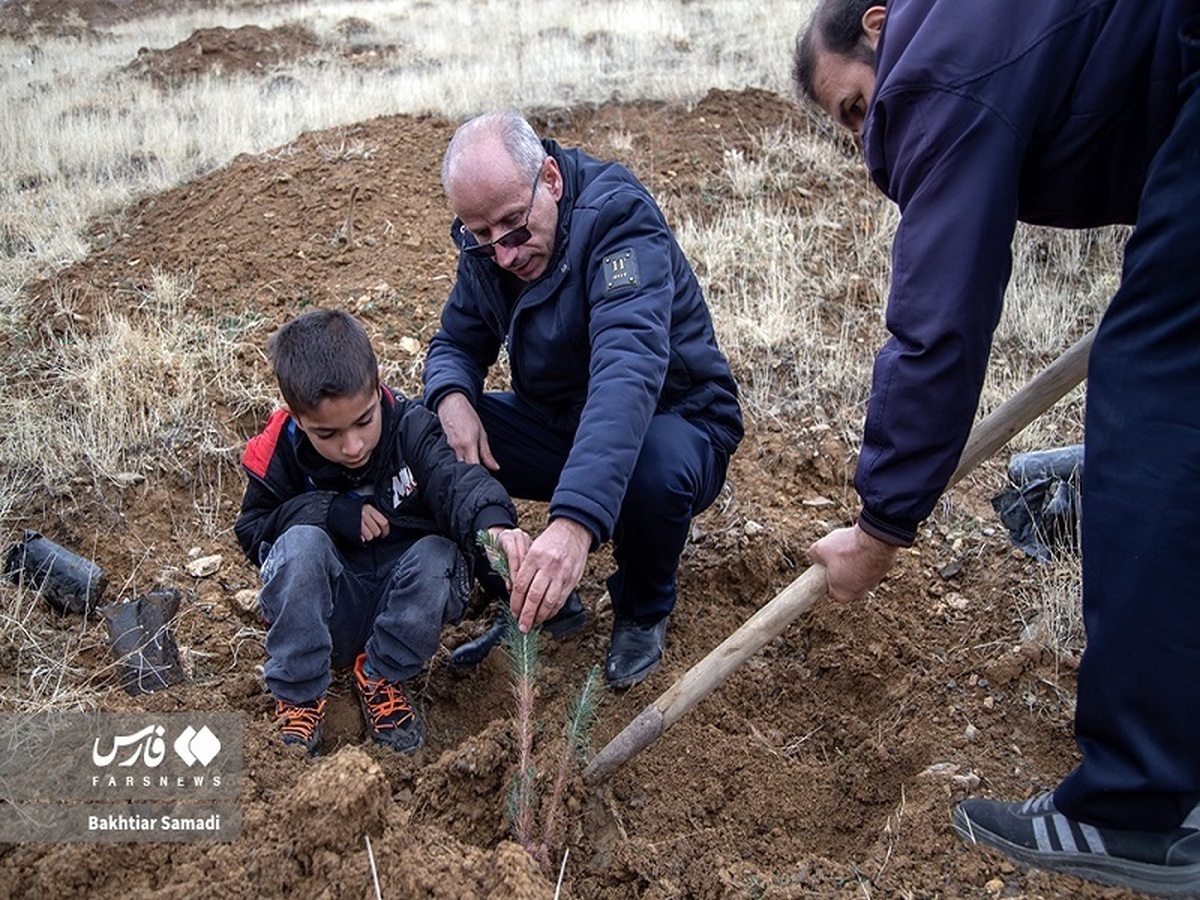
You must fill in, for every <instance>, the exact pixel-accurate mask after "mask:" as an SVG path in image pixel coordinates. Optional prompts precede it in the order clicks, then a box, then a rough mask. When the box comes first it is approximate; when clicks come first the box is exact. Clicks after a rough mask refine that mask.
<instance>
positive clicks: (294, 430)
mask: <svg viewBox="0 0 1200 900" xmlns="http://www.w3.org/2000/svg"><path fill="white" fill-rule="evenodd" d="M380 393H381V400H380V404H379V408H380V415H381V417H382V420H381V422H380V427H381V431H380V437H379V444H378V446H376V448H375V451H374V452H373V453H372V454H371V460H370V462H369V463H368V464H367V465H366V466H364V467H363V468H362V469H357V470H351V469H347V468H345V467H344V466H340V465H338V464H336V463H333V462H330V461H329V460H327V459H325V458H324V457H323V456H321V455H320V454H319V453H318V452H317V451H316V449H314V447H313V445H312V444H311V442H310V441H309V440H308V437H307V435H305V434H304V432H303V431H302V430H301V429H300V428H299V427H298V426H297V425H296V421H295V419H293V418H292V416H291V414H290V413H289V412H288V411H287V410H284V409H279V410H276V411H275V412H274V413H272V415H271V417H270V419H268V420H267V425H266V428H265V429H264V430H263V431H262V433H261V434H259V435H257V436H256V437H254V438H251V440H250V441H249V442H248V443H247V444H246V450H245V453H244V454H243V456H242V466H243V467H244V468H245V470H246V473H247V474H248V476H249V481H248V484H247V485H246V493H245V496H244V497H243V498H242V512H241V515H239V516H238V519H237V522H236V523H235V524H234V526H233V530H234V532H235V533H236V534H237V538H238V541H239V542H240V543H241V545H242V549H243V550H244V551H245V553H246V556H247V557H249V559H250V561H251V562H252V563H254V564H255V565H258V564H259V563H260V562H261V559H260V558H259V550H260V547H261V546H262V544H263V543H272V542H274V541H275V540H276V539H277V538H278V537H279V535H281V534H283V532H285V531H286V530H287V529H288V528H290V527H291V526H293V525H316V526H319V527H321V528H323V529H325V531H326V532H328V533H329V535H330V536H331V537H333V539H334V541H335V542H336V543H337V545H338V547H339V548H340V549H341V550H342V551H343V553H344V555H345V556H346V557H347V562H348V563H350V564H352V565H353V564H354V562H355V561H356V560H361V562H362V563H363V564H365V565H367V566H370V565H371V560H372V558H373V556H374V554H373V553H372V552H371V551H372V549H373V548H376V547H381V546H382V545H385V544H386V545H395V544H399V543H412V542H413V541H415V540H417V539H418V538H421V537H424V536H425V535H430V534H441V535H444V536H445V537H448V538H451V539H452V540H454V541H455V542H456V543H457V544H458V545H459V547H460V548H461V549H462V550H463V553H464V554H465V555H466V556H467V558H468V559H475V558H476V554H477V553H478V549H477V547H476V544H475V535H476V532H477V531H478V530H479V529H481V528H490V527H492V526H495V525H500V526H503V527H506V528H511V527H513V526H514V525H515V524H516V522H517V512H516V509H515V508H514V507H513V504H512V500H510V499H509V496H508V493H507V492H506V491H505V490H504V488H503V487H502V486H501V485H500V483H499V482H498V481H496V480H495V479H494V478H492V476H491V475H490V474H489V473H488V471H487V470H486V469H485V468H484V467H483V466H481V465H472V464H469V463H463V462H459V461H458V460H457V459H456V458H455V455H454V451H453V450H451V449H450V445H449V444H447V443H446V438H445V435H444V434H443V432H442V428H441V425H440V423H439V422H438V420H437V417H436V416H435V415H434V414H433V413H431V412H430V411H429V410H428V409H426V408H425V407H424V406H421V405H420V404H418V403H415V402H413V401H411V400H407V399H405V398H404V397H402V396H400V395H399V394H397V393H395V392H394V391H392V389H391V388H388V387H386V386H383V385H381V386H380ZM367 501H369V502H370V503H371V504H372V505H373V506H375V507H376V508H377V509H378V510H380V511H381V512H382V513H383V514H384V515H385V516H386V517H387V519H388V522H389V523H390V524H391V530H390V533H389V534H388V536H387V537H386V538H379V539H376V540H374V541H371V542H370V543H369V544H364V543H363V541H362V537H361V520H362V506H363V503H364V502H367ZM389 555H390V554H389Z"/></svg>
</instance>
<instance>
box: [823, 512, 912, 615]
mask: <svg viewBox="0 0 1200 900" xmlns="http://www.w3.org/2000/svg"><path fill="white" fill-rule="evenodd" d="M898 550H899V548H898V547H896V546H894V545H892V544H888V543H885V542H884V541H881V540H879V539H878V538H873V537H871V536H870V535H869V534H867V533H866V532H865V531H863V530H862V529H861V528H859V527H858V526H857V525H855V526H853V527H851V528H839V529H838V530H837V531H832V532H830V533H829V534H827V535H825V537H823V538H821V539H820V540H819V541H817V542H816V543H815V544H813V545H812V546H811V547H809V548H808V558H809V559H811V560H812V561H813V562H815V563H820V564H821V565H823V566H824V567H825V577H826V579H827V580H828V582H829V596H830V597H832V598H833V599H834V600H838V601H840V602H842V603H849V602H850V601H852V600H861V599H862V598H863V597H865V596H867V592H868V591H873V590H874V589H875V588H877V587H878V586H879V582H881V581H882V580H883V576H884V575H886V574H887V571H888V569H890V568H891V567H892V563H893V562H895V561H896V553H897V551H898Z"/></svg>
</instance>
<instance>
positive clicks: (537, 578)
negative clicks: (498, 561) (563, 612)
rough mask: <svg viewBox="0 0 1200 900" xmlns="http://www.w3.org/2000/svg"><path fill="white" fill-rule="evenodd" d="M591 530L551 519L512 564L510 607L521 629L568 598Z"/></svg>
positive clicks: (584, 560)
mask: <svg viewBox="0 0 1200 900" xmlns="http://www.w3.org/2000/svg"><path fill="white" fill-rule="evenodd" d="M591 546H592V534H591V532H590V531H588V530H587V529H586V528H584V527H583V526H582V525H580V524H579V523H578V522H575V521H573V520H571V519H554V520H553V521H552V522H551V523H550V524H549V525H547V526H546V530H545V531H543V532H542V533H541V534H539V535H538V536H537V538H536V539H535V540H534V542H533V543H532V544H531V545H530V546H529V549H528V552H527V553H526V554H525V556H524V559H523V560H522V561H521V566H520V568H517V567H515V566H512V561H511V559H510V560H509V566H510V568H509V571H510V572H512V576H513V584H512V598H511V601H510V608H511V609H512V614H513V616H515V617H516V619H517V627H518V628H520V629H521V631H529V629H530V628H532V627H533V626H534V625H540V624H541V623H542V622H545V621H546V620H547V619H549V618H550V617H551V616H553V615H554V614H555V613H556V612H558V611H559V610H560V609H562V606H563V604H564V603H566V602H567V595H568V594H570V593H571V591H572V590H573V589H574V588H575V586H576V585H577V584H579V580H580V579H581V578H582V577H583V569H584V566H586V565H587V556H588V550H590V549H591Z"/></svg>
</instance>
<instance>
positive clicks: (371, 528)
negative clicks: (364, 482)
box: [362, 503, 392, 544]
mask: <svg viewBox="0 0 1200 900" xmlns="http://www.w3.org/2000/svg"><path fill="white" fill-rule="evenodd" d="M391 530H392V526H391V525H390V524H389V523H388V520H387V517H386V516H385V515H384V514H383V513H381V512H380V511H379V510H377V509H376V508H375V507H373V506H372V505H371V504H370V503H364V504H363V508H362V540H363V543H364V544H366V543H368V542H370V541H373V540H375V538H381V537H387V536H388V532H389V531H391Z"/></svg>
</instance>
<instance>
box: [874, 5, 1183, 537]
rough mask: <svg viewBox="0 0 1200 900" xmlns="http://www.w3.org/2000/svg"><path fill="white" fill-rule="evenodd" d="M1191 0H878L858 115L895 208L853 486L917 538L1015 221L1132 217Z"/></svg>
mask: <svg viewBox="0 0 1200 900" xmlns="http://www.w3.org/2000/svg"><path fill="white" fill-rule="evenodd" d="M1198 6H1200V2H1198V0H891V2H889V3H888V4H887V7H888V11H887V16H886V19H885V22H884V27H883V33H882V35H881V38H880V42H879V45H878V47H877V63H876V76H877V81H876V86H875V94H874V97H873V98H872V101H871V106H870V109H869V110H868V114H867V118H866V121H865V122H864V125H863V140H864V144H865V148H866V158H867V164H868V167H869V168H870V171H871V175H872V177H873V178H874V180H875V182H876V184H877V185H878V186H879V187H880V188H881V189H882V190H883V191H884V193H886V194H887V195H888V196H889V197H890V198H891V199H892V200H894V201H895V202H896V203H897V204H898V205H899V207H900V212H901V220H900V225H899V227H898V230H897V233H896V237H895V241H894V243H893V247H892V288H891V295H890V297H889V299H888V308H887V327H888V330H889V331H890V332H891V334H892V337H891V339H890V340H889V341H888V342H887V344H886V345H885V346H884V347H883V349H882V350H881V351H880V353H879V355H878V356H877V358H876V362H875V371H874V380H873V384H872V390H871V399H870V404H869V407H868V410H867V418H866V425H865V429H864V433H863V446H862V453H861V456H860V459H859V464H858V472H857V477H856V481H855V485H856V487H857V489H858V493H859V496H860V497H861V498H862V502H863V511H862V513H861V515H860V517H859V524H860V525H861V526H862V527H863V529H864V530H866V531H867V532H869V533H871V534H873V535H875V536H876V537H879V538H881V539H883V540H885V541H888V542H890V543H894V544H909V543H911V542H912V541H913V539H914V537H915V535H916V530H917V526H918V525H919V524H920V522H921V521H922V520H923V519H925V518H926V517H927V516H928V515H929V513H930V512H931V511H932V509H933V507H934V504H935V503H936V502H937V498H938V496H939V495H940V494H941V492H942V491H943V490H944V489H945V486H946V483H947V481H948V480H949V477H950V475H951V473H952V472H953V471H954V468H955V466H956V464H957V462H958V458H959V455H960V454H961V452H962V448H963V445H964V444H965V442H966V439H967V436H968V434H969V432H970V429H971V425H972V423H973V420H974V416H975V411H976V408H977V406H978V403H979V395H980V391H981V389H982V385H983V378H984V371H985V369H986V367H987V360H988V354H989V352H990V350H991V342H992V332H993V330H994V329H995V327H996V323H997V321H998V319H999V316H1000V310H1001V304H1002V301H1003V296H1004V290H1005V287H1006V285H1007V283H1008V279H1009V274H1010V270H1011V264H1012V259H1011V244H1012V237H1013V232H1014V229H1015V223H1016V221H1017V220H1018V219H1020V220H1022V221H1026V222H1031V223H1036V224H1044V225H1056V226H1062V227H1084V226H1094V225H1100V224H1106V223H1120V222H1124V223H1132V222H1133V221H1134V219H1135V217H1136V214H1137V207H1138V199H1139V196H1140V193H1141V189H1142V185H1143V183H1144V181H1145V178H1146V172H1147V168H1148V166H1149V164H1150V161H1151V158H1152V157H1153V155H1154V152H1155V150H1156V149H1157V148H1158V147H1159V145H1160V144H1161V143H1162V141H1163V140H1164V138H1165V137H1166V135H1167V134H1168V133H1169V131H1170V128H1171V124H1172V121H1173V119H1174V117H1175V113H1176V110H1177V108H1178V101H1177V99H1176V89H1177V86H1178V84H1179V80H1180V74H1181V63H1180V50H1179V43H1178V39H1177V31H1178V29H1179V26H1180V25H1181V23H1182V22H1183V21H1184V20H1185V19H1186V18H1187V17H1188V16H1189V15H1190V14H1191V13H1194V12H1195V11H1196V10H1197V8H1198Z"/></svg>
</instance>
